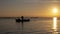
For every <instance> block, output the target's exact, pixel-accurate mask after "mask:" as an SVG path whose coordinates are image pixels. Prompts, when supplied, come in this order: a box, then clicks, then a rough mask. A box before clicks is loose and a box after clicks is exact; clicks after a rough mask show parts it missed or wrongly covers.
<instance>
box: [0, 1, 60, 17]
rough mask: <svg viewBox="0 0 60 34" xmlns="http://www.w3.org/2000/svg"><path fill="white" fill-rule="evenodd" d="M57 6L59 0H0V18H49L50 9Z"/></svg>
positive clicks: (59, 2) (59, 4)
mask: <svg viewBox="0 0 60 34" xmlns="http://www.w3.org/2000/svg"><path fill="white" fill-rule="evenodd" d="M59 6H60V1H59V0H0V17H12V16H22V15H23V16H40V17H51V16H53V13H52V8H53V7H58V8H59ZM58 13H59V12H58ZM58 15H59V14H58Z"/></svg>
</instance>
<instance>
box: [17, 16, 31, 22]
mask: <svg viewBox="0 0 60 34" xmlns="http://www.w3.org/2000/svg"><path fill="white" fill-rule="evenodd" d="M29 21H30V19H24V17H23V16H22V17H21V19H20V18H17V19H16V22H29Z"/></svg>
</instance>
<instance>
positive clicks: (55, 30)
mask: <svg viewBox="0 0 60 34" xmlns="http://www.w3.org/2000/svg"><path fill="white" fill-rule="evenodd" d="M53 34H58V32H57V17H53Z"/></svg>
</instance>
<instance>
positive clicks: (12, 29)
mask: <svg viewBox="0 0 60 34" xmlns="http://www.w3.org/2000/svg"><path fill="white" fill-rule="evenodd" d="M52 28H53V19H50V20H49V19H38V18H37V19H31V21H30V22H24V27H23V32H22V27H21V23H20V24H19V23H17V22H15V19H0V34H60V33H59V32H60V20H57V31H56V32H55V31H53V29H52Z"/></svg>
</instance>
